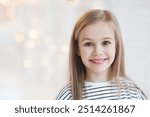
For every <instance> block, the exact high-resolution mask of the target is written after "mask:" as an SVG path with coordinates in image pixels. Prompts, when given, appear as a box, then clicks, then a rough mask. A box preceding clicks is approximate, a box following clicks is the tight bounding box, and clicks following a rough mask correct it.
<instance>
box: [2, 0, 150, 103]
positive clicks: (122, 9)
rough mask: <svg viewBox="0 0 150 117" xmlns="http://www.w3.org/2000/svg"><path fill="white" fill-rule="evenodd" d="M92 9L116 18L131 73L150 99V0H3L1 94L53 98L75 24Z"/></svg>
mask: <svg viewBox="0 0 150 117" xmlns="http://www.w3.org/2000/svg"><path fill="white" fill-rule="evenodd" d="M93 8H100V9H108V10H111V11H112V12H113V13H114V14H115V15H116V17H117V18H118V20H119V23H120V26H121V30H122V35H123V41H124V46H125V58H126V68H127V73H128V75H129V76H130V77H131V78H132V79H133V80H134V81H135V82H136V83H137V84H138V86H139V87H141V89H142V90H143V91H144V92H145V93H146V95H147V96H148V97H149V98H150V62H149V61H150V13H149V11H150V1H149V0H0V99H48V100H49V99H55V97H56V95H57V94H58V92H59V90H60V89H61V88H62V87H63V86H64V85H65V84H66V83H67V81H68V76H67V72H68V47H69V41H70V37H71V32H72V30H73V26H74V24H75V22H76V20H77V18H78V17H79V16H80V15H81V14H82V13H83V12H85V11H87V10H89V9H93Z"/></svg>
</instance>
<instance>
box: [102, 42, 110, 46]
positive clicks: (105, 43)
mask: <svg viewBox="0 0 150 117" xmlns="http://www.w3.org/2000/svg"><path fill="white" fill-rule="evenodd" d="M109 44H111V42H110V41H104V42H102V45H109Z"/></svg>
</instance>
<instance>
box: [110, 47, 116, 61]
mask: <svg viewBox="0 0 150 117" xmlns="http://www.w3.org/2000/svg"><path fill="white" fill-rule="evenodd" d="M108 54H109V56H110V57H111V58H112V59H114V58H115V55H116V49H115V47H112V48H111V49H109V50H108Z"/></svg>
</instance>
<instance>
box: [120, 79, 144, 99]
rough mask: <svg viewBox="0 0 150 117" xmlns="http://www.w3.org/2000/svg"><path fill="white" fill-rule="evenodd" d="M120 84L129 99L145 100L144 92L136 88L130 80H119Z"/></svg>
mask: <svg viewBox="0 0 150 117" xmlns="http://www.w3.org/2000/svg"><path fill="white" fill-rule="evenodd" d="M120 83H121V86H122V88H123V89H124V90H125V91H126V93H128V94H130V96H131V99H137V100H146V99H147V97H146V95H145V94H144V92H143V91H142V90H141V89H140V87H138V86H137V84H136V83H135V82H134V81H133V80H132V79H131V78H121V79H120Z"/></svg>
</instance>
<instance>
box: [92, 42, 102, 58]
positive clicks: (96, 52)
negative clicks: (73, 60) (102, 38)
mask: <svg viewBox="0 0 150 117" xmlns="http://www.w3.org/2000/svg"><path fill="white" fill-rule="evenodd" d="M103 53H104V48H103V47H102V46H101V45H95V47H94V51H93V55H95V56H100V55H103Z"/></svg>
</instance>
